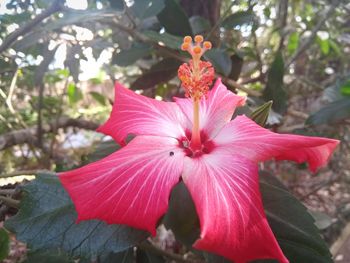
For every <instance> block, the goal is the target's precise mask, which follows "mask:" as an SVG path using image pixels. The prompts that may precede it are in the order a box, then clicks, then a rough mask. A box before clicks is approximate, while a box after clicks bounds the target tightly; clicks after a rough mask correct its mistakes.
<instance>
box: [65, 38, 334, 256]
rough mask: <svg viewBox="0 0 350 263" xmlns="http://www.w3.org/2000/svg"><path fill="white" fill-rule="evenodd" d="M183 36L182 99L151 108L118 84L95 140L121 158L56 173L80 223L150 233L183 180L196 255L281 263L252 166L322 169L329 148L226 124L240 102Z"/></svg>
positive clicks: (242, 119)
mask: <svg viewBox="0 0 350 263" xmlns="http://www.w3.org/2000/svg"><path fill="white" fill-rule="evenodd" d="M202 41H203V38H202V37H201V36H196V37H195V43H194V44H193V43H192V39H191V38H190V37H185V39H184V43H183V45H182V49H183V50H188V51H189V53H190V54H191V55H192V57H193V59H192V61H191V62H190V63H189V64H184V65H182V66H181V67H180V69H179V77H180V79H181V80H182V84H183V86H184V88H185V89H186V93H187V95H188V96H189V97H190V98H176V99H175V102H163V101H157V100H154V99H150V98H147V97H144V96H141V95H137V94H135V93H134V92H132V91H130V90H128V89H126V88H124V87H122V86H121V85H120V84H116V87H115V102H114V105H113V110H112V113H111V116H110V118H109V120H108V121H107V122H106V123H105V124H104V125H102V126H101V127H100V128H99V129H98V131H100V132H103V133H105V134H107V135H110V136H112V137H113V138H114V139H115V140H116V141H117V142H118V143H120V144H124V142H125V139H126V136H127V135H129V134H134V135H136V137H135V138H134V139H133V140H132V141H131V142H130V143H128V144H127V145H126V146H125V147H123V148H122V149H121V150H119V151H117V152H115V153H113V154H111V155H109V156H108V157H106V158H104V159H102V160H99V161H97V162H94V163H91V164H88V165H86V166H84V167H81V168H78V169H75V170H72V171H68V172H63V173H60V175H59V178H60V180H61V182H62V184H63V186H64V187H65V189H66V190H67V191H68V193H69V195H70V196H71V198H72V200H73V203H74V205H75V207H76V210H77V212H78V221H80V220H87V219H100V220H104V221H106V222H107V223H110V224H127V225H129V226H132V227H135V228H139V229H143V230H147V231H149V232H150V233H152V234H153V235H155V234H156V226H157V222H158V220H159V219H160V217H161V216H162V215H164V213H165V212H166V210H167V207H168V200H169V195H170V192H171V190H172V188H173V187H174V186H175V185H176V184H177V183H178V182H179V180H181V179H182V180H183V181H184V183H185V185H186V186H187V188H188V190H189V192H190V194H191V196H192V198H193V201H194V203H195V206H196V210H197V214H198V216H199V220H200V229H201V233H200V238H199V239H198V240H197V241H196V242H195V244H194V247H195V248H197V249H202V250H206V251H210V252H213V253H216V254H219V255H222V256H224V257H226V258H228V259H230V260H233V261H234V262H236V263H244V262H248V261H250V260H254V259H271V258H273V259H277V260H279V261H280V262H282V263H285V262H288V260H287V258H286V257H285V256H284V255H283V253H282V251H281V249H280V247H279V245H278V243H277V241H276V238H275V236H274V234H273V233H272V231H271V229H270V227H269V225H268V222H267V220H266V216H265V213H264V209H263V204H262V200H261V196H260V191H259V180H258V165H257V164H258V162H261V161H265V160H268V159H271V158H276V159H278V160H292V161H296V162H299V163H300V162H308V163H309V167H310V170H312V171H315V170H316V169H317V168H318V167H321V166H324V165H326V163H327V161H328V159H329V158H330V155H331V153H332V152H333V151H334V149H335V147H336V146H337V144H338V141H337V140H332V139H327V138H319V137H306V136H297V135H286V134H276V133H273V132H270V131H269V130H267V129H264V128H262V127H260V126H259V125H257V124H256V123H255V122H254V121H252V120H250V119H249V118H247V117H246V116H238V117H236V118H235V119H234V120H231V117H232V114H233V112H234V110H235V108H236V107H238V106H241V105H243V104H244V102H245V98H244V97H240V96H237V95H235V94H234V93H232V92H230V91H228V90H227V88H226V87H225V86H224V85H223V84H222V83H221V80H220V79H219V80H217V81H216V83H215V85H214V87H213V89H212V90H210V91H208V88H209V86H210V84H211V82H212V79H213V76H214V71H213V69H212V67H211V65H210V63H208V62H203V61H200V58H201V56H202V54H203V53H204V52H205V50H207V49H210V48H211V44H210V43H209V42H204V43H203V42H202Z"/></svg>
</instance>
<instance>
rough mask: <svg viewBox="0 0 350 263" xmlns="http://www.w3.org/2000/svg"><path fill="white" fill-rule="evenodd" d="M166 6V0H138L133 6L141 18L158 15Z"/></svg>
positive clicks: (135, 12)
mask: <svg viewBox="0 0 350 263" xmlns="http://www.w3.org/2000/svg"><path fill="white" fill-rule="evenodd" d="M164 7H165V5H164V0H138V1H135V2H134V5H133V6H132V7H131V9H132V11H133V12H134V14H135V15H136V16H137V17H138V18H139V19H141V20H142V19H145V18H148V17H152V16H156V15H157V14H159V12H160V11H162V10H163V8H164Z"/></svg>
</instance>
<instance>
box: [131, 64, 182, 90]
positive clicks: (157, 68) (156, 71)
mask: <svg viewBox="0 0 350 263" xmlns="http://www.w3.org/2000/svg"><path fill="white" fill-rule="evenodd" d="M180 64H181V63H180V62H179V61H177V60H176V59H173V58H166V59H163V60H162V61H160V62H158V63H157V64H155V65H153V66H152V67H151V69H150V70H149V71H148V72H146V73H144V74H142V75H141V76H140V77H139V78H138V79H136V80H135V81H134V82H133V83H132V84H131V88H133V89H150V88H153V87H154V86H156V85H157V84H161V83H164V82H167V81H169V80H171V79H172V78H173V77H175V76H176V74H177V70H178V68H179V66H180Z"/></svg>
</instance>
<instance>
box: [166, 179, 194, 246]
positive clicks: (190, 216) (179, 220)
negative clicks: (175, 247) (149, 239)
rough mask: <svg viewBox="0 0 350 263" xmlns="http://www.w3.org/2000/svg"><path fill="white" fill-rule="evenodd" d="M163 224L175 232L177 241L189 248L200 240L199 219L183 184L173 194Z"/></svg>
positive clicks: (178, 185)
mask: <svg viewBox="0 0 350 263" xmlns="http://www.w3.org/2000/svg"><path fill="white" fill-rule="evenodd" d="M163 223H164V225H165V227H166V228H168V229H171V230H172V231H173V233H174V235H175V237H176V239H177V240H179V241H180V242H182V243H183V244H184V245H186V246H188V247H191V246H192V244H193V243H194V241H195V240H196V239H198V238H199V233H200V228H199V219H198V216H197V213H196V209H195V206H194V203H193V200H192V197H191V195H190V193H189V191H188V190H187V188H186V186H185V184H184V183H183V182H180V183H178V184H177V185H176V186H175V187H174V188H173V190H172V192H171V196H170V201H169V208H168V212H167V213H166V214H165V216H164V219H163Z"/></svg>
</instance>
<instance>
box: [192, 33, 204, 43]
mask: <svg viewBox="0 0 350 263" xmlns="http://www.w3.org/2000/svg"><path fill="white" fill-rule="evenodd" d="M203 40H204V39H203V36H202V35H196V36H195V37H194V41H195V42H196V43H202V42H203Z"/></svg>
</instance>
